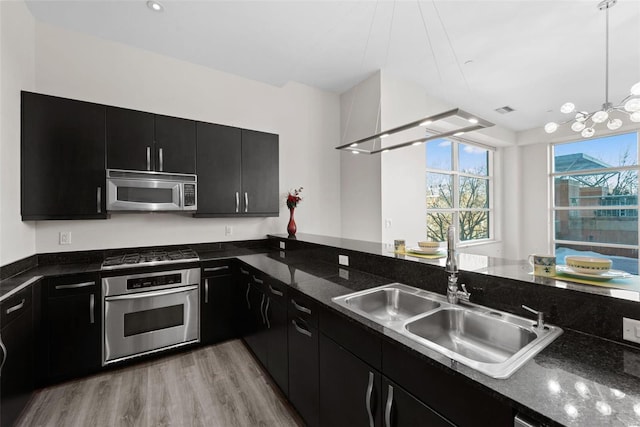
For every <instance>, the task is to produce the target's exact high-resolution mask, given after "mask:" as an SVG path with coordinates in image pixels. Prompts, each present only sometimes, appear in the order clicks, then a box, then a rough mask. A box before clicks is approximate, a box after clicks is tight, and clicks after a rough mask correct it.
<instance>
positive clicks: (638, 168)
mask: <svg viewBox="0 0 640 427" xmlns="http://www.w3.org/2000/svg"><path fill="white" fill-rule="evenodd" d="M627 134H635V135H636V164H635V165H630V166H615V167H610V168H597V169H588V170H577V171H570V172H567V171H564V172H555V170H554V166H555V152H556V146H559V145H565V144H574V143H579V142H585V141H591V140H593V139H594V138H582V139H572V140H568V141H562V142H552V143H549V153H550V156H549V169H548V170H549V181H548V183H549V187H550V191H549V194H550V203H549V206H550V209H549V222H550V224H551V227H549V231H550V233H551V234H550V236H549V237H550V238H549V242H550V249H551V251H552V253H553V254H555V253H556V247H557V246H558V245H569V246H578V247H585V249H586V248H593V247H596V248H597V247H603V248H611V249H630V250H636V251H637V252H638V253H639V254H640V215H637V216H636V222H637V223H638V227H637V229H638V231H637V233H638V236H637V242H638V243H637V244H635V245H634V244H624V243H607V242H589V241H584V240H583V241H580V240H564V239H556V220H555V219H556V213H557V212H563V211H564V212H569V215H571V212H580V211H593V210H594V207H593V206H571V204H569V206H556V186H555V179H556V178H558V177H562V176H572V175H577V176H579V175H585V172H588V173H589V174H605V173H611V172H623V171H633V172H636V173H637V185H638V188H639V189H640V130H638V129H635V130H625V131H622V132H616V133H610V134H609V133H608V134H605V135H602V136H600V138H609V137H615V136H618V135H627ZM639 193H640V192H639ZM638 197H640V194H638V195H637V197H636V204H635V205H602V206H598V209H597V210H598V211H602V212H605V211H612V212H613V211H621V210H625V211H626V210H628V209H635V210H636V211H637V212H639V213H640V200H639V199H638ZM620 216H621V217H625V218H629V217H631V216H625V215H620ZM637 263H638V271H640V255H639V256H638V259H637Z"/></svg>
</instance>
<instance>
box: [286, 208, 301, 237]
mask: <svg viewBox="0 0 640 427" xmlns="http://www.w3.org/2000/svg"><path fill="white" fill-rule="evenodd" d="M294 210H295V208H289V224H287V232H288V233H289V236H295V235H296V231H298V227H296V221H295V220H294V219H293V211H294Z"/></svg>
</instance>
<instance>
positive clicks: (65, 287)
mask: <svg viewBox="0 0 640 427" xmlns="http://www.w3.org/2000/svg"><path fill="white" fill-rule="evenodd" d="M95 284H96V282H82V283H74V284H72V285H56V291H59V290H60V289H78V288H88V287H89V286H93V285H95Z"/></svg>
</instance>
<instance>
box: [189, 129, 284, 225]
mask: <svg viewBox="0 0 640 427" xmlns="http://www.w3.org/2000/svg"><path fill="white" fill-rule="evenodd" d="M197 151H198V158H197V169H198V213H197V214H196V216H236V215H239V216H278V214H279V202H280V201H279V177H278V173H279V172H278V171H279V151H278V135H274V134H270V133H264V132H256V131H251V130H245V129H239V128H234V127H229V126H222V125H216V124H211V123H200V122H199V123H198V124H197Z"/></svg>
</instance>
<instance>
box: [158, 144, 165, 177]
mask: <svg viewBox="0 0 640 427" xmlns="http://www.w3.org/2000/svg"><path fill="white" fill-rule="evenodd" d="M163 163H164V156H163V155H162V148H158V169H160V172H162V169H163Z"/></svg>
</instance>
